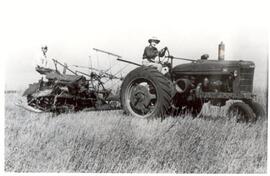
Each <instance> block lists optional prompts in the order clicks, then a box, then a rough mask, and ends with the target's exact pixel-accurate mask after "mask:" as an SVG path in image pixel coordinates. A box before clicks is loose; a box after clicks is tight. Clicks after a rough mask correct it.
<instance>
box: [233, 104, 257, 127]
mask: <svg viewBox="0 0 270 176" xmlns="http://www.w3.org/2000/svg"><path fill="white" fill-rule="evenodd" d="M228 116H229V117H230V118H235V120H236V122H244V123H248V122H255V121H256V116H255V114H254V112H253V110H252V109H251V107H250V106H249V105H247V104H246V103H244V102H235V103H233V104H232V105H231V106H230V107H229V110H228Z"/></svg>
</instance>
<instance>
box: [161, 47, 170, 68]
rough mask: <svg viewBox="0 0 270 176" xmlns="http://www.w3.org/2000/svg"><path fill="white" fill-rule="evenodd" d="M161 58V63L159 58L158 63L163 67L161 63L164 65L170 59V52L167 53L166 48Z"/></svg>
mask: <svg viewBox="0 0 270 176" xmlns="http://www.w3.org/2000/svg"><path fill="white" fill-rule="evenodd" d="M162 58H163V59H162V61H161V60H160V58H159V63H160V64H161V65H163V63H165V62H169V59H170V51H169V49H168V48H167V49H166V51H165V55H164V56H163V57H162Z"/></svg>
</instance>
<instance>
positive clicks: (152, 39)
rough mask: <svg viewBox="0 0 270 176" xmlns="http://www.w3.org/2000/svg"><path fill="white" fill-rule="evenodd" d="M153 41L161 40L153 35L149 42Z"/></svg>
mask: <svg viewBox="0 0 270 176" xmlns="http://www.w3.org/2000/svg"><path fill="white" fill-rule="evenodd" d="M152 41H154V42H156V43H157V44H158V43H159V42H160V40H159V39H158V38H157V37H151V38H150V39H149V40H148V42H149V43H151V42H152Z"/></svg>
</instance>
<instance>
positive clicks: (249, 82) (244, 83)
mask: <svg viewBox="0 0 270 176" xmlns="http://www.w3.org/2000/svg"><path fill="white" fill-rule="evenodd" d="M253 76H254V68H240V91H244V92H252V89H253Z"/></svg>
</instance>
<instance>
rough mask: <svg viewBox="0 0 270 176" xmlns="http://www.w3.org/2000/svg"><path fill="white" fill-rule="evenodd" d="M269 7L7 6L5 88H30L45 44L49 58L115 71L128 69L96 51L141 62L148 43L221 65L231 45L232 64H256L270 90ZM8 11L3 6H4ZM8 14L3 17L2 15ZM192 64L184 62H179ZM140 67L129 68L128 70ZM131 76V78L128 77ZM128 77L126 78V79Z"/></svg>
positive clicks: (118, 1)
mask: <svg viewBox="0 0 270 176" xmlns="http://www.w3.org/2000/svg"><path fill="white" fill-rule="evenodd" d="M266 3H267V2H266V1H247V0H246V1H242V0H240V1H235V2H234V1H211V0H205V1H195V0H189V1H172V0H167V1H152V0H149V1H139V0H137V1H127V0H126V1H124V0H114V1H102V0H99V1H83V0H77V1H50V0H47V1H37V0H36V1H27V0H26V1H8V2H7V3H6V4H5V5H6V6H5V9H3V10H4V13H5V19H4V23H6V24H5V26H7V28H5V31H4V36H3V37H4V41H5V45H4V47H5V51H6V53H7V54H6V56H7V57H6V59H5V61H4V65H5V67H4V70H5V71H4V73H5V76H4V77H5V89H9V90H10V89H12V90H14V89H15V90H17V89H25V88H26V87H27V86H28V84H30V83H32V82H34V81H37V80H38V79H39V78H40V75H39V74H38V73H37V72H35V69H34V66H33V64H32V63H33V60H34V59H35V56H36V55H37V53H38V52H40V47H41V45H43V44H46V45H47V46H48V57H49V58H55V59H58V60H59V61H61V62H66V63H68V64H69V65H74V64H76V65H83V66H89V65H90V61H89V56H90V57H91V62H92V66H95V67H97V68H100V69H106V68H108V67H110V66H113V69H112V73H113V72H116V71H117V70H119V69H120V68H122V67H123V66H124V65H125V64H124V63H119V62H117V61H116V60H115V59H116V58H114V57H110V56H108V55H104V54H101V53H96V52H94V51H93V50H92V48H99V49H103V50H107V51H110V52H113V53H116V54H118V55H121V56H122V57H123V58H125V59H128V60H130V61H134V62H138V63H140V62H141V59H142V53H143V50H144V47H145V46H146V45H148V43H147V40H148V38H149V37H152V36H156V37H158V38H160V40H161V42H160V44H159V45H158V47H159V48H163V47H164V46H167V47H168V48H169V50H170V53H171V54H172V55H173V56H176V57H185V58H191V59H199V58H200V56H201V55H202V54H205V53H207V54H209V55H210V58H209V59H217V52H218V51H217V48H218V44H219V43H220V42H221V41H223V42H224V43H225V60H240V59H241V60H252V61H254V62H255V64H256V70H255V80H254V81H255V82H254V83H255V86H256V85H258V86H263V87H265V86H266V76H267V66H268V62H267V60H268V49H269V45H268V38H269V36H268V26H267V22H266V21H268V20H269V19H267V16H268V12H267V11H268V9H267V5H266ZM2 7H3V6H2ZM1 13H3V11H2V12H1ZM181 63H187V62H185V61H177V62H175V64H181ZM132 68H134V67H129V68H127V70H125V71H126V72H127V71H129V70H130V69H132ZM124 73H125V72H124ZM124 73H123V74H124Z"/></svg>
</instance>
